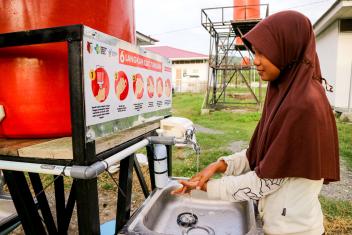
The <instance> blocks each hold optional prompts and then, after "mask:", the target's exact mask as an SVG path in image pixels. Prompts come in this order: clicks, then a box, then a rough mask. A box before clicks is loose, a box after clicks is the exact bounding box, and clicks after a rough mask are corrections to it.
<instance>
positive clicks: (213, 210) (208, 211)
mask: <svg viewBox="0 0 352 235" xmlns="http://www.w3.org/2000/svg"><path fill="white" fill-rule="evenodd" d="M177 187H180V185H179V184H178V182H177V181H176V180H175V179H172V180H170V181H169V183H168V185H167V186H166V187H165V188H163V189H157V190H155V191H154V192H153V193H152V194H151V196H150V197H149V198H148V199H147V200H146V201H145V203H144V204H143V206H142V207H141V208H140V209H139V210H138V211H137V212H136V213H135V214H134V216H133V217H132V218H131V220H130V221H129V223H127V224H126V226H125V228H124V229H123V231H122V233H126V234H197V235H201V234H232V235H235V234H260V232H258V229H257V225H256V219H255V213H254V207H253V202H251V201H249V202H247V201H246V202H237V203H232V202H227V201H219V200H210V199H208V198H207V197H206V193H204V192H201V191H193V192H192V193H191V195H183V196H176V195H171V194H170V192H171V191H172V190H173V189H175V188H177Z"/></svg>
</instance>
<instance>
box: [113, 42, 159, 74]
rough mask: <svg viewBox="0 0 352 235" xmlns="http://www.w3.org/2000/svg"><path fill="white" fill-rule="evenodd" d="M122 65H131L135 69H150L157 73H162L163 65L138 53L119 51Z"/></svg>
mask: <svg viewBox="0 0 352 235" xmlns="http://www.w3.org/2000/svg"><path fill="white" fill-rule="evenodd" d="M119 62H120V64H125V65H130V66H134V67H139V68H144V69H149V70H153V71H157V72H162V69H163V64H162V63H161V62H159V61H156V60H153V59H150V58H148V57H145V56H142V55H139V54H137V53H134V52H131V51H126V50H123V49H121V48H120V49H119Z"/></svg>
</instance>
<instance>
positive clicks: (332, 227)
mask: <svg viewBox="0 0 352 235" xmlns="http://www.w3.org/2000/svg"><path fill="white" fill-rule="evenodd" d="M203 97H204V95H203V94H189V93H187V94H176V96H175V97H174V98H173V115H174V116H181V117H186V118H189V119H190V120H192V121H193V122H194V123H196V124H199V125H202V126H204V127H207V128H212V129H216V130H220V131H223V134H204V133H198V134H197V140H198V142H199V144H200V147H201V156H200V169H202V168H204V167H205V166H206V165H208V164H209V163H211V162H213V161H215V160H216V159H217V158H218V157H220V156H222V155H228V154H230V153H231V152H230V151H229V150H227V146H228V145H229V144H230V143H231V142H233V141H239V140H242V141H247V142H249V140H250V138H251V135H252V133H253V131H254V129H255V127H256V124H257V122H258V120H259V118H260V113H259V112H248V113H236V112H231V111H226V110H224V111H216V112H212V113H211V114H210V115H203V116H201V115H200V108H201V105H202V102H203ZM337 126H338V132H339V146H340V155H341V156H342V158H343V159H344V160H345V161H346V162H347V166H348V167H349V169H351V170H352V145H351V144H352V125H350V124H346V123H341V122H338V123H337ZM195 173H196V156H195V154H194V152H193V150H191V149H175V148H174V152H173V175H174V176H187V177H190V176H192V175H193V174H195ZM320 201H321V204H322V207H323V211H324V215H325V226H326V229H327V231H326V234H341V233H342V234H352V202H351V201H341V200H332V199H328V198H324V197H320Z"/></svg>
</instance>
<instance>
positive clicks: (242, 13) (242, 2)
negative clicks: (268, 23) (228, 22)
mask: <svg viewBox="0 0 352 235" xmlns="http://www.w3.org/2000/svg"><path fill="white" fill-rule="evenodd" d="M233 4H234V9H233V20H234V21H236V20H250V19H259V18H260V0H234V1H233Z"/></svg>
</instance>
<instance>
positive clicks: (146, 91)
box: [83, 27, 172, 126]
mask: <svg viewBox="0 0 352 235" xmlns="http://www.w3.org/2000/svg"><path fill="white" fill-rule="evenodd" d="M83 43H84V45H83V69H84V93H85V106H86V107H85V108H86V126H92V125H96V124H101V123H106V122H109V121H113V120H119V119H122V118H126V117H132V116H135V115H140V114H145V113H150V112H154V111H158V110H164V109H167V110H170V109H171V105H172V92H171V91H172V87H171V84H172V82H171V63H170V61H169V60H168V59H167V58H165V57H162V56H160V55H157V54H154V53H152V52H149V51H146V50H144V49H142V48H139V47H138V46H136V45H133V44H130V43H128V42H125V41H122V40H119V39H117V38H115V37H112V36H109V35H107V34H104V33H101V32H98V31H96V30H93V29H91V28H89V27H85V28H84V39H83Z"/></svg>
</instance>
